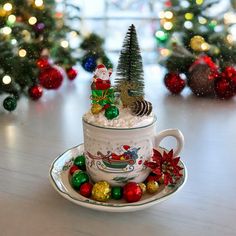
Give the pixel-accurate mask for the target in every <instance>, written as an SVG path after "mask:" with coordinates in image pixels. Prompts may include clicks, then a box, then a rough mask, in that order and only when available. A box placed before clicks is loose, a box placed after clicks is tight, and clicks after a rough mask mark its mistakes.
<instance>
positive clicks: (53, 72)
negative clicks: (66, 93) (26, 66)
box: [38, 67, 63, 89]
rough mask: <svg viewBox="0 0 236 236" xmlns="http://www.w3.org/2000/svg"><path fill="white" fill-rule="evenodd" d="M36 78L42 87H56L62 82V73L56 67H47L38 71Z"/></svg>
mask: <svg viewBox="0 0 236 236" xmlns="http://www.w3.org/2000/svg"><path fill="white" fill-rule="evenodd" d="M38 79H39V82H40V84H41V85H42V86H43V87H44V88H46V89H57V88H59V87H60V86H61V84H62V81H63V75H62V73H61V72H60V71H59V70H58V69H56V68H54V67H49V68H47V69H45V70H42V71H41V72H40V74H39V77H38Z"/></svg>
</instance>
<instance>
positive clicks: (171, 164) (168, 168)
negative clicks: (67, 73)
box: [144, 149, 183, 185]
mask: <svg viewBox="0 0 236 236" xmlns="http://www.w3.org/2000/svg"><path fill="white" fill-rule="evenodd" d="M179 159H180V157H174V156H173V149H171V150H170V151H169V152H168V153H167V152H165V151H164V152H163V155H162V154H161V153H160V152H158V151H157V150H155V149H153V156H152V161H145V163H144V164H145V165H146V166H147V167H149V168H150V169H151V170H152V173H153V174H155V178H156V179H157V180H159V179H160V178H161V177H162V176H163V177H164V184H165V185H168V184H173V183H175V182H176V181H177V180H178V179H179V178H180V177H181V176H182V174H181V170H182V169H183V168H182V167H180V166H179V165H178V164H179Z"/></svg>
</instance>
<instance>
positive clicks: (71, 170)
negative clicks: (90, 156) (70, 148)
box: [70, 165, 79, 175]
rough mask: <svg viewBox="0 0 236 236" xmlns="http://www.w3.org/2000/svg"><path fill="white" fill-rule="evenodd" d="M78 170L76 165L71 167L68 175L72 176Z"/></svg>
mask: <svg viewBox="0 0 236 236" xmlns="http://www.w3.org/2000/svg"><path fill="white" fill-rule="evenodd" d="M77 170H79V167H78V166H76V165H73V166H71V168H70V174H71V175H73V174H74V173H75V171H77Z"/></svg>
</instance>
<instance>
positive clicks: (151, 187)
mask: <svg viewBox="0 0 236 236" xmlns="http://www.w3.org/2000/svg"><path fill="white" fill-rule="evenodd" d="M158 188H159V184H158V182H157V181H154V180H151V181H149V182H147V192H148V193H156V192H157V191H158Z"/></svg>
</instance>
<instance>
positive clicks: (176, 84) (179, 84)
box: [164, 72, 185, 94]
mask: <svg viewBox="0 0 236 236" xmlns="http://www.w3.org/2000/svg"><path fill="white" fill-rule="evenodd" d="M164 83H165V86H166V87H167V88H168V89H169V91H170V92H171V93H173V94H179V93H180V92H181V91H182V90H183V89H184V87H185V80H184V79H182V78H181V77H180V75H179V74H177V73H174V72H170V73H167V74H166V75H165V78H164Z"/></svg>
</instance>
